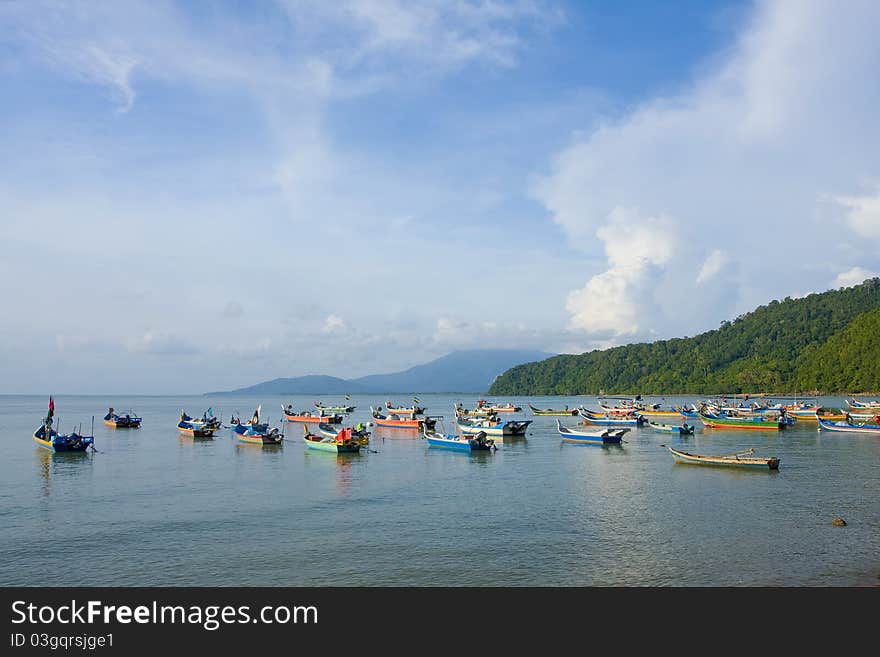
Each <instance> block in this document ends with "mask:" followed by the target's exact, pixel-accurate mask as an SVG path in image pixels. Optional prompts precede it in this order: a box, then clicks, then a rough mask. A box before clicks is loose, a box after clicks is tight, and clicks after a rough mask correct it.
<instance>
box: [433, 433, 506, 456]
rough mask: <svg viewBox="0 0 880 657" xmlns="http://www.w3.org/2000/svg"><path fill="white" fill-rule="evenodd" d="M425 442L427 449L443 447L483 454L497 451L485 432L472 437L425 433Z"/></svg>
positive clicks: (493, 442)
mask: <svg viewBox="0 0 880 657" xmlns="http://www.w3.org/2000/svg"><path fill="white" fill-rule="evenodd" d="M424 436H425V440H427V441H428V446H429V447H444V448H446V449H454V450H457V451H460V452H484V451H489V450H492V449H498V447H497V446H496V445H495V441H494V440H493V439H492V438H489V437H488V436H487V434H486V432H485V431H481V432H479V433H478V434H476V435H475V436H473V437H470V436H465V435H456V434H451V433H447V434H442V433H437V432H436V431H427V430H426V431H425V432H424Z"/></svg>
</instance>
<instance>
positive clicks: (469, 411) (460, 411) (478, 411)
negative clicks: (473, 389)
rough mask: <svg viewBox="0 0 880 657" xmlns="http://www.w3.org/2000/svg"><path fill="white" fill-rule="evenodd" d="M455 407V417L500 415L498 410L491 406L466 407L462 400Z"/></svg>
mask: <svg viewBox="0 0 880 657" xmlns="http://www.w3.org/2000/svg"><path fill="white" fill-rule="evenodd" d="M453 409H454V411H455V417H495V416H496V415H498V413H497V412H495V411H493V410H491V409H489V408H480V407H479V406H478V407H476V408H464V407H463V406H462V405H461V403H460V402H459V403H458V404H456V405H455V406H454V407H453Z"/></svg>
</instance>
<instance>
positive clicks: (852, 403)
mask: <svg viewBox="0 0 880 657" xmlns="http://www.w3.org/2000/svg"><path fill="white" fill-rule="evenodd" d="M844 401H845V402H846V405H847V406H849V407H850V408H851V409H853V410H858V411H862V412H865V413H868V412H872V411H873V412H876V413H880V401H877V400H874V401H869V402H861V401H859V400H857V399H855V398H853V399H846V400H844Z"/></svg>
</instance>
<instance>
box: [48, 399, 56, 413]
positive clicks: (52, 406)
mask: <svg viewBox="0 0 880 657" xmlns="http://www.w3.org/2000/svg"><path fill="white" fill-rule="evenodd" d="M53 415H55V400H54V399H52V395H49V417H52V416H53Z"/></svg>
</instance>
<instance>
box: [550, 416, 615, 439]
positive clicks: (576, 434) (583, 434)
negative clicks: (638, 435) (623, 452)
mask: <svg viewBox="0 0 880 657" xmlns="http://www.w3.org/2000/svg"><path fill="white" fill-rule="evenodd" d="M556 429H557V431H558V432H559V435H560V436H562V440H563V441H564V442H567V443H579V444H584V445H619V444H620V443H621V441H622V440H623V436H624V434H626V433H627V432H628V431H630V429H629V428H628V427H626V428H622V429H590V430H585V429H572V428H571V427H566V426H564V425H563V424H562V422H561V421H559V420H556Z"/></svg>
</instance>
